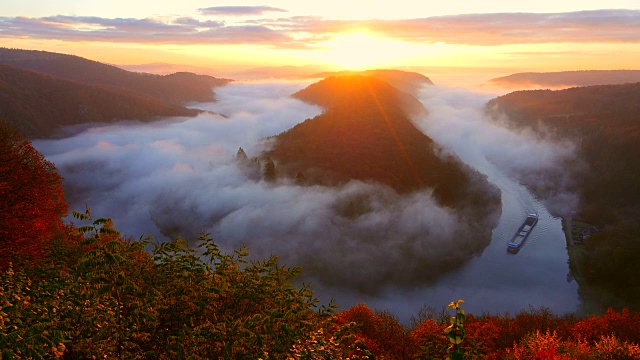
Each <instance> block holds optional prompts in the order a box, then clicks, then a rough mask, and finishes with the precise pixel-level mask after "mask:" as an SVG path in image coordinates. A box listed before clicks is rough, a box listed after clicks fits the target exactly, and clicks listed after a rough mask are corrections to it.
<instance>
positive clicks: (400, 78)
mask: <svg viewBox="0 0 640 360" xmlns="http://www.w3.org/2000/svg"><path fill="white" fill-rule="evenodd" d="M354 75H362V76H369V77H372V78H376V79H378V80H382V81H384V82H386V83H388V84H389V85H392V86H393V87H395V88H397V89H398V90H401V91H404V92H407V93H409V94H412V95H415V94H416V93H417V92H418V90H420V88H422V87H423V86H426V85H433V82H432V81H431V79H429V78H428V77H426V76H424V75H422V74H418V73H416V72H407V71H401V70H391V69H376V70H365V71H339V72H325V73H320V74H316V77H321V78H329V77H332V76H354Z"/></svg>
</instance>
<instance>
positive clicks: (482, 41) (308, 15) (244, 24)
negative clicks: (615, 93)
mask: <svg viewBox="0 0 640 360" xmlns="http://www.w3.org/2000/svg"><path fill="white" fill-rule="evenodd" d="M0 10H1V11H0V14H2V15H1V16H0V46H3V47H12V48H23V49H37V50H47V51H54V52H61V53H67V54H74V55H79V56H83V57H86V58H89V59H93V60H98V61H102V62H107V63H111V64H119V65H134V64H146V63H159V62H161V63H172V64H181V65H189V66H197V67H207V68H212V69H219V70H220V71H231V70H242V69H250V68H254V67H274V66H304V65H323V66H328V67H330V68H332V69H354V70H359V69H364V68H382V67H385V68H405V69H408V68H420V67H447V68H459V67H462V68H483V69H510V70H513V71H557V70H586V69H638V68H640V66H638V64H640V1H637V0H635V1H629V0H627V1H622V0H608V1H601V0H599V1H591V0H582V1H558V0H553V1H546V0H538V1H535V2H526V3H525V2H518V1H513V0H509V1H456V0H449V1H438V2H435V1H424V2H417V1H415V0H394V1H364V0H356V1H349V0H341V1H334V0H321V1H313V2H311V1H301V0H295V1H293V0H279V1H268V2H254V1H246V2H238V1H213V0H208V1H207V0H182V1H157V0H154V1H150V0H135V1H132V0H108V1H99V0H55V1H42V0H21V1H3V2H2V4H0ZM507 72H508V71H507Z"/></svg>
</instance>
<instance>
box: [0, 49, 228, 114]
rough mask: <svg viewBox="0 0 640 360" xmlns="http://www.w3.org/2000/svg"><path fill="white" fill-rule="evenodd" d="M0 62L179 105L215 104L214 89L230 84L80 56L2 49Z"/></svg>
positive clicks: (196, 76) (202, 77)
mask: <svg viewBox="0 0 640 360" xmlns="http://www.w3.org/2000/svg"><path fill="white" fill-rule="evenodd" d="M0 63H2V64H7V65H11V66H15V67H19V68H23V69H28V70H33V71H37V72H41V73H45V74H49V75H53V76H56V77H59V78H62V79H67V80H72V81H76V82H80V83H84V84H90V85H98V86H107V87H111V88H118V89H126V90H129V91H133V92H137V93H139V94H144V95H147V96H150V97H153V98H156V99H158V100H161V101H165V102H170V103H172V104H176V105H183V104H185V103H186V102H189V101H201V102H206V101H213V100H214V99H215V97H214V93H213V91H212V88H214V87H217V86H223V85H225V84H227V83H229V82H230V80H228V79H218V78H215V77H212V76H208V75H196V74H192V73H185V72H179V73H175V74H170V75H153V74H146V73H135V72H130V71H126V70H123V69H120V68H118V67H116V66H112V65H107V64H103V63H100V62H97V61H93V60H88V59H85V58H81V57H79V56H74V55H66V54H59V53H52V52H46V51H36V50H21V49H8V48H0Z"/></svg>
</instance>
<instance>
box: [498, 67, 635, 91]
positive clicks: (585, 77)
mask: <svg viewBox="0 0 640 360" xmlns="http://www.w3.org/2000/svg"><path fill="white" fill-rule="evenodd" d="M489 82H492V83H494V84H498V85H501V86H505V87H517V86H538V85H539V86H550V87H571V86H592V85H613V84H625V83H634V82H640V70H582V71H558V72H526V73H517V74H512V75H509V76H503V77H499V78H494V79H491V80H489Z"/></svg>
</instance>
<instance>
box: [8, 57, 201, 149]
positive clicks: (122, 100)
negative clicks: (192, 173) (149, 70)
mask: <svg viewBox="0 0 640 360" xmlns="http://www.w3.org/2000/svg"><path fill="white" fill-rule="evenodd" d="M198 113H200V111H199V110H194V109H187V108H184V107H181V106H178V105H173V104H171V103H166V102H163V101H160V100H158V99H155V98H152V97H150V96H145V95H141V94H137V93H134V92H131V91H127V90H122V89H111V88H105V87H98V86H92V85H87V84H82V83H78V82H74V81H70V80H64V79H59V78H56V77H53V76H50V75H46V74H42V73H39V72H35V71H30V70H25V69H21V68H17V67H13V66H9V65H3V64H0V119H2V120H4V121H6V122H7V123H9V124H11V125H12V126H14V127H16V128H17V129H18V130H20V131H21V132H22V133H23V134H24V135H25V136H27V137H28V138H45V137H50V136H52V135H54V134H56V132H57V131H58V130H60V129H61V128H62V127H65V126H70V125H79V124H84V123H92V122H113V121H116V120H134V119H136V120H151V119H153V118H155V117H160V116H195V115H197V114H198Z"/></svg>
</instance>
